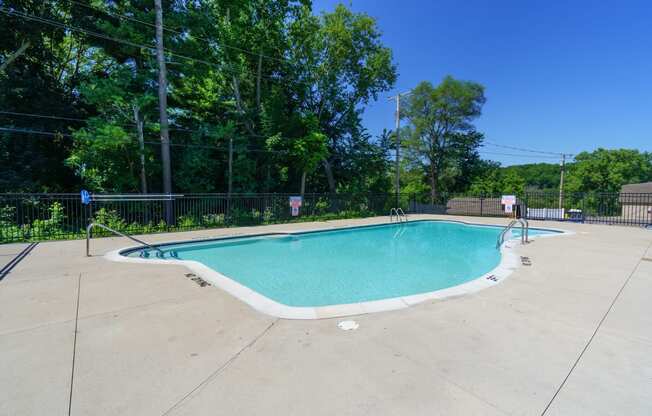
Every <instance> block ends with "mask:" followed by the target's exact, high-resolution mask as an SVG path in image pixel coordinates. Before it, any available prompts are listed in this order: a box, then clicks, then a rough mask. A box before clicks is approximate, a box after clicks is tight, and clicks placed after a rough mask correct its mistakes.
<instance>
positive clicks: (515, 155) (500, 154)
mask: <svg viewBox="0 0 652 416" xmlns="http://www.w3.org/2000/svg"><path fill="white" fill-rule="evenodd" d="M479 153H481V154H486V155H499V156H514V157H527V158H535V159H554V160H557V159H559V157H555V156H535V155H519V154H515V153H501V152H490V151H485V150H480V151H479Z"/></svg>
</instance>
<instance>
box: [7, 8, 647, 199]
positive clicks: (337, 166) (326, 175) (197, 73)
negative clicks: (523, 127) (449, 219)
mask: <svg viewBox="0 0 652 416" xmlns="http://www.w3.org/2000/svg"><path fill="white" fill-rule="evenodd" d="M163 17H164V19H163V20H164V24H165V30H164V32H163V34H164V46H165V51H164V53H165V62H166V66H167V79H168V88H167V92H168V112H167V113H168V117H169V122H170V137H171V146H172V147H171V148H172V178H173V190H174V191H175V192H226V191H227V189H230V188H229V183H231V184H232V190H233V192H300V193H303V192H346V193H387V192H392V191H394V189H393V188H392V187H393V186H394V185H393V180H392V178H393V177H394V175H395V172H394V171H393V170H394V169H395V165H394V163H393V160H392V157H393V156H392V155H393V152H395V151H396V150H397V149H396V143H397V138H398V137H400V138H401V142H402V148H401V153H402V155H403V158H402V160H401V163H400V167H399V169H400V174H401V175H400V176H401V184H400V185H401V190H402V191H403V192H406V193H414V194H417V195H419V196H421V197H422V198H423V199H429V200H430V201H432V202H434V201H435V200H436V199H437V198H438V196H439V195H442V194H456V193H483V194H497V193H505V192H507V193H520V192H523V191H525V190H550V191H553V190H558V187H559V173H560V167H559V165H558V164H557V163H550V164H547V163H535V164H527V165H520V166H508V167H501V166H500V165H499V164H498V163H495V162H491V161H488V160H483V159H482V158H481V157H480V153H479V151H478V149H479V148H480V146H482V145H483V140H484V134H483V133H482V132H480V131H479V130H478V129H477V128H476V125H475V122H476V120H477V119H478V117H480V116H481V114H482V108H483V105H484V104H485V89H484V87H483V86H482V85H481V84H479V83H477V82H473V81H465V80H459V79H456V78H454V77H453V76H447V77H445V78H444V79H443V80H442V81H441V82H440V83H439V84H437V85H434V84H432V83H431V82H429V81H424V82H421V83H420V84H418V85H417V86H416V87H415V88H414V89H413V90H412V92H411V94H410V95H408V96H406V97H405V99H404V101H403V108H402V111H401V116H402V118H403V120H404V121H405V122H406V125H405V127H404V128H402V129H401V130H400V131H397V132H396V131H394V132H392V131H388V130H385V131H383V132H382V133H381V134H380V135H379V136H378V137H375V136H373V135H372V134H370V132H369V131H368V130H367V129H366V128H365V126H364V125H363V123H362V115H363V113H364V111H365V108H366V106H367V105H368V104H369V103H370V102H372V101H374V100H376V99H378V98H379V97H380V95H381V94H383V93H385V92H387V91H389V90H391V89H392V88H393V86H394V83H395V82H396V78H397V66H396V63H395V62H394V60H393V57H392V51H391V50H390V49H389V48H388V47H387V46H386V45H385V44H384V43H383V41H382V38H381V31H380V28H379V27H378V24H377V22H376V20H375V19H374V18H373V17H371V16H369V15H367V14H365V13H356V12H353V11H352V10H350V9H349V8H348V7H346V6H344V5H338V6H336V7H335V8H334V9H333V10H332V11H330V12H326V13H321V14H319V15H317V14H315V13H314V12H313V11H312V8H311V2H310V1H308V0H237V1H235V0H224V1H217V0H205V1H200V2H197V1H189V0H179V1H163ZM154 22H155V18H154V2H153V1H151V0H78V1H56V0H43V1H38V2H35V1H31V0H4V1H2V2H0V25H2V27H3V28H4V31H3V36H2V37H0V127H1V129H0V192H21V191H25V192H30V191H31V192H71V191H74V192H76V191H78V190H79V188H80V187H85V188H87V189H89V190H91V191H101V192H139V191H140V192H143V191H145V192H161V191H162V169H161V149H160V137H159V134H160V133H161V127H160V124H159V111H158V99H159V98H158V96H157V90H158V73H157V72H158V64H157V60H156V53H155V46H156V37H155V24H154ZM389 120H391V115H388V122H389ZM230 151H232V153H231V156H232V157H229V154H230ZM229 164H230V165H231V169H229ZM230 172H231V173H230ZM650 180H652V156H651V154H650V153H648V152H639V151H637V150H628V149H616V150H607V149H598V150H596V151H593V152H583V153H580V154H578V155H576V156H575V160H574V161H572V162H570V163H568V165H567V170H566V185H565V189H564V190H565V191H569V192H590V191H619V190H620V187H621V186H622V185H623V184H626V183H636V182H644V181H650Z"/></svg>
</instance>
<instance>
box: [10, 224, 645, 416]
mask: <svg viewBox="0 0 652 416" xmlns="http://www.w3.org/2000/svg"><path fill="white" fill-rule="evenodd" d="M430 217H435V216H430ZM446 218H447V219H451V217H446ZM460 219H461V220H466V221H475V222H484V223H504V220H502V219H488V218H469V217H466V218H460ZM385 221H387V218H375V219H364V220H347V221H334V222H329V223H327V224H326V225H329V226H341V225H348V224H359V223H371V222H385ZM324 225H325V224H324V223H303V224H291V225H288V224H285V225H274V226H266V227H255V228H254V227H251V228H238V229H225V230H208V231H197V232H188V233H179V234H175V235H170V234H167V235H155V236H147V237H144V238H147V239H149V240H151V241H168V240H180V239H191V238H206V237H212V236H218V235H225V234H233V233H240V234H244V233H252V232H260V231H261V230H287V229H309V228H317V227H320V228H321V227H324ZM533 225H535V223H534V222H533ZM536 225H537V226H552V227H558V228H565V229H568V230H572V231H575V232H576V234H574V235H570V236H562V237H559V238H548V239H540V240H537V241H535V242H533V243H532V244H530V245H527V246H524V247H520V248H519V251H520V252H521V253H522V254H523V255H527V256H529V257H530V258H531V259H532V262H533V265H532V266H531V267H521V268H519V269H518V270H517V271H516V272H515V273H513V274H512V275H511V276H510V277H509V278H508V279H506V280H505V281H504V282H503V283H502V284H500V285H496V286H495V287H492V288H489V289H486V290H483V291H481V292H478V293H475V294H471V295H466V296H462V297H458V298H452V299H448V300H444V301H433V302H429V303H424V304H420V305H417V306H415V307H412V308H409V309H404V310H400V311H393V312H383V313H376V314H370V315H362V316H357V317H354V318H353V319H355V320H356V321H358V323H359V324H360V328H359V329H358V330H356V331H346V332H345V331H342V330H340V329H338V327H337V322H338V321H339V320H338V319H331V320H316V321H290V320H278V319H276V318H273V317H270V316H265V315H262V314H260V313H258V312H256V311H254V310H252V309H251V308H250V307H248V306H247V305H245V304H243V303H241V302H239V301H238V300H237V299H234V298H233V297H231V296H230V295H228V294H226V293H224V292H222V291H221V290H219V289H217V288H214V287H211V286H208V287H203V288H202V287H200V286H199V285H197V284H196V283H195V282H193V281H191V280H190V279H189V278H188V277H186V276H185V273H187V271H186V270H185V269H184V268H182V267H178V266H160V265H140V264H122V263H113V262H108V261H107V260H105V259H104V258H102V257H101V254H103V253H105V252H107V251H108V250H111V249H115V248H119V247H124V246H128V245H129V243H128V242H126V241H124V240H122V239H118V238H115V239H114V238H106V239H98V240H94V241H93V244H92V251H93V253H95V254H96V256H94V257H91V258H86V257H85V256H84V242H83V241H66V242H47V243H41V244H39V245H38V246H37V247H36V248H35V249H34V250H33V251H32V252H31V253H30V254H29V255H28V256H27V257H26V258H25V259H24V260H23V261H22V262H21V263H20V264H18V266H16V267H15V268H14V269H13V270H12V271H11V273H9V274H8V275H7V277H6V278H5V279H4V280H3V281H2V282H0V415H67V414H72V415H139V416H141V415H216V414H220V415H236V414H237V415H261V414H271V415H506V414H513V415H542V414H546V415H578V414H582V415H645V414H652V331H651V329H652V302H650V300H649V299H650V294H651V293H652V261H651V259H652V249H651V248H650V244H651V243H652V232H650V231H645V230H642V229H638V228H627V227H610V226H600V225H581V224H566V223H563V224H562V223H545V222H537V223H536ZM149 240H148V241H149ZM21 248H22V246H20V247H19V246H11V245H5V246H0V249H1V252H0V254H5V253H10V252H13V251H15V252H19V251H20V250H21ZM12 250H13V251H12ZM3 258H4V257H3Z"/></svg>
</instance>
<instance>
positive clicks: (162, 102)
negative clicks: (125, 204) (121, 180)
mask: <svg viewBox="0 0 652 416" xmlns="http://www.w3.org/2000/svg"><path fill="white" fill-rule="evenodd" d="M154 8H155V9H156V61H157V63H158V107H159V115H160V124H161V164H162V165H163V193H164V194H167V195H168V197H169V199H168V200H167V201H166V204H165V217H166V222H167V223H168V225H171V224H172V223H173V221H174V218H173V215H172V199H171V194H172V168H171V167H170V165H171V162H170V132H169V128H168V95H167V94H168V92H167V87H168V82H167V69H166V67H165V54H164V51H163V6H162V5H161V0H154Z"/></svg>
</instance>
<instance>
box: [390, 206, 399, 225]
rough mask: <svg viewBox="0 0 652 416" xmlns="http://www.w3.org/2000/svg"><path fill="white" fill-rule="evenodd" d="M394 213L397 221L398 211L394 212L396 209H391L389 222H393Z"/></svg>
mask: <svg viewBox="0 0 652 416" xmlns="http://www.w3.org/2000/svg"><path fill="white" fill-rule="evenodd" d="M394 213H396V218H397V220H398V211H396V208H392V209H390V210H389V222H394Z"/></svg>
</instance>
